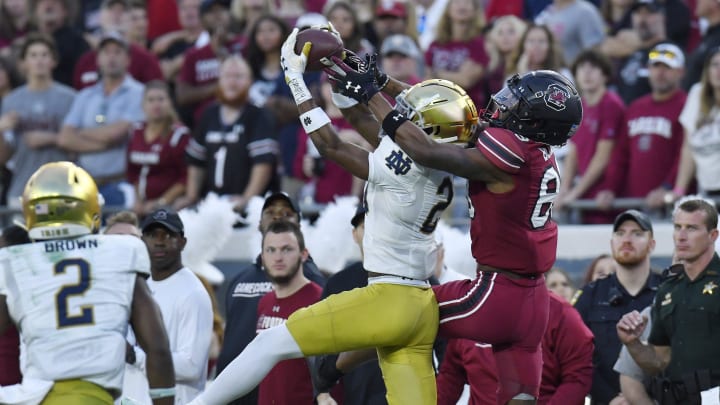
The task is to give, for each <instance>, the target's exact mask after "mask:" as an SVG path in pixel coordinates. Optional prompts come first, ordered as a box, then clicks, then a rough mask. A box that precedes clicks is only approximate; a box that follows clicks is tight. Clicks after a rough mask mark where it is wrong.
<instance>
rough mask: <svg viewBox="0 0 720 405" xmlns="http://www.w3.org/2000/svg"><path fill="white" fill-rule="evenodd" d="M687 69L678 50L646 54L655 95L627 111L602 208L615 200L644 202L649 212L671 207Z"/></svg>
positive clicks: (660, 48) (667, 47) (600, 197)
mask: <svg viewBox="0 0 720 405" xmlns="http://www.w3.org/2000/svg"><path fill="white" fill-rule="evenodd" d="M684 66H685V57H684V56H683V52H682V51H681V50H680V48H678V47H677V46H676V45H673V44H670V43H662V44H658V45H656V46H655V47H653V48H652V49H651V50H650V52H649V53H648V65H647V69H648V72H649V78H650V88H651V89H652V91H651V93H650V94H648V95H646V96H644V97H641V98H639V99H637V100H635V101H634V102H633V103H632V104H630V105H629V106H628V108H627V110H626V112H625V124H623V126H622V129H621V131H620V134H619V136H618V138H617V140H616V143H615V151H614V153H613V157H612V158H611V161H610V164H609V165H608V168H609V170H608V174H607V176H608V181H607V182H606V183H605V184H606V185H607V189H606V190H603V191H601V192H599V193H598V194H597V196H596V200H597V201H598V204H599V205H600V206H601V207H605V208H607V207H609V206H610V205H611V204H612V201H613V199H614V198H615V197H629V198H645V200H646V201H645V202H646V204H647V206H648V207H651V208H660V207H663V206H664V205H665V204H666V203H667V201H666V200H665V198H666V196H667V194H668V191H669V190H670V189H671V188H672V186H673V184H675V178H676V177H677V171H678V164H679V161H680V153H681V151H682V145H683V142H684V139H685V133H684V130H683V126H682V124H681V123H680V121H679V118H680V112H681V111H682V109H683V107H684V106H685V99H686V98H687V94H685V91H684V90H682V89H681V88H680V81H681V80H682V76H683V72H684ZM670 202H672V200H671V201H670Z"/></svg>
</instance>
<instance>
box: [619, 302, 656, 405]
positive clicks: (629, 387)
mask: <svg viewBox="0 0 720 405" xmlns="http://www.w3.org/2000/svg"><path fill="white" fill-rule="evenodd" d="M651 309H652V306H648V307H646V308H645V309H643V310H642V311H641V312H640V316H641V317H644V318H647V320H648V323H647V326H646V327H645V330H644V331H643V332H642V334H641V335H640V339H641V340H642V341H643V342H647V339H648V337H650V329H651V328H652V320H651V319H650V316H651V315H650V313H651ZM620 322H622V319H621V320H620ZM613 370H615V372H617V373H618V374H620V392H621V393H622V396H623V397H624V398H625V399H626V400H627V402H629V403H630V404H631V405H655V404H656V402H655V401H654V398H653V397H652V396H651V395H650V393H649V392H648V390H647V388H649V387H650V384H651V383H652V376H651V375H650V374H648V373H646V372H645V371H644V370H643V369H642V368H641V367H640V366H639V365H638V364H637V362H636V361H635V359H633V358H632V356H631V355H630V352H629V351H628V348H627V346H625V345H624V344H623V347H622V349H621V350H620V356H618V359H617V361H616V362H615V366H614V367H613Z"/></svg>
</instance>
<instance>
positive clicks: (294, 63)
mask: <svg viewBox="0 0 720 405" xmlns="http://www.w3.org/2000/svg"><path fill="white" fill-rule="evenodd" d="M297 34H298V29H297V28H295V29H293V31H292V32H291V33H290V35H288V37H287V39H286V40H285V42H284V43H283V45H282V48H281V49H280V65H281V66H282V68H283V72H284V73H285V82H286V83H287V84H288V86H289V87H290V92H291V93H292V95H293V98H294V99H295V104H298V105H299V104H300V103H302V102H304V101H307V100H310V99H311V98H312V95H311V94H310V90H308V88H307V85H306V84H305V80H304V79H303V74H304V73H305V67H306V66H307V56H308V54H309V53H310V48H311V47H312V44H311V43H310V42H306V43H305V45H303V49H302V52H300V55H298V54H296V53H295V42H297Z"/></svg>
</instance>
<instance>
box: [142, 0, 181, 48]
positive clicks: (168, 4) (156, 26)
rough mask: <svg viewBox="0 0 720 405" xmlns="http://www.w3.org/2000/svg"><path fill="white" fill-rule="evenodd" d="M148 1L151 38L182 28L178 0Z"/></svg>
mask: <svg viewBox="0 0 720 405" xmlns="http://www.w3.org/2000/svg"><path fill="white" fill-rule="evenodd" d="M146 3H147V18H148V32H147V37H148V39H149V40H153V39H155V38H157V37H159V36H160V35H163V34H167V33H168V32H173V31H178V30H180V29H182V27H181V26H180V21H179V20H178V6H177V0H148V1H147V2H146Z"/></svg>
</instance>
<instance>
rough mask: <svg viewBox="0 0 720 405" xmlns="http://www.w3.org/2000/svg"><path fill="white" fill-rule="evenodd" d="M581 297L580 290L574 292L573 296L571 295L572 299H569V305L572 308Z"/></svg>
mask: <svg viewBox="0 0 720 405" xmlns="http://www.w3.org/2000/svg"><path fill="white" fill-rule="evenodd" d="M581 295H582V290H577V291H575V295H573V297H572V299H570V305H573V306H574V305H575V303H576V302H577V300H578V298H580V296H581Z"/></svg>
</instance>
